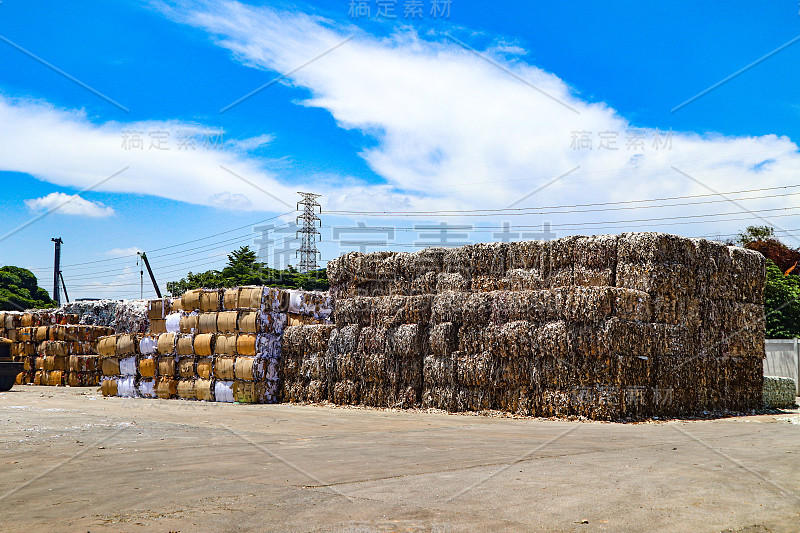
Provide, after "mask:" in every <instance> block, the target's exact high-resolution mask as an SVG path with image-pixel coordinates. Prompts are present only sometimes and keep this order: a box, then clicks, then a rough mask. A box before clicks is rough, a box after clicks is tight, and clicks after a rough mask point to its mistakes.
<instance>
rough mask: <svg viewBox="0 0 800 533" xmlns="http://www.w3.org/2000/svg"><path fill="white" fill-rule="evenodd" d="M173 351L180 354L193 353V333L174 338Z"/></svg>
mask: <svg viewBox="0 0 800 533" xmlns="http://www.w3.org/2000/svg"><path fill="white" fill-rule="evenodd" d="M175 353H177V354H178V355H182V356H188V355H194V335H180V336H178V337H177V338H176V339H175Z"/></svg>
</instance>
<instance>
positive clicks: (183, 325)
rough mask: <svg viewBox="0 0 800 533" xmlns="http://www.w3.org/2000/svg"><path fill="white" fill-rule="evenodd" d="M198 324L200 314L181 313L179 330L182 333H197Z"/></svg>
mask: <svg viewBox="0 0 800 533" xmlns="http://www.w3.org/2000/svg"><path fill="white" fill-rule="evenodd" d="M199 324H200V315H198V314H196V313H192V314H187V315H181V318H180V331H181V333H184V334H189V333H197V330H198V329H199Z"/></svg>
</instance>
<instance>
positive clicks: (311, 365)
mask: <svg viewBox="0 0 800 533" xmlns="http://www.w3.org/2000/svg"><path fill="white" fill-rule="evenodd" d="M300 372H301V374H302V375H303V377H305V378H307V379H309V380H326V379H327V377H328V376H327V370H326V364H325V357H324V355H322V354H315V355H310V356H307V357H305V358H303V362H302V366H301V367H300Z"/></svg>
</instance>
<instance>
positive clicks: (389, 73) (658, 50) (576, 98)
mask: <svg viewBox="0 0 800 533" xmlns="http://www.w3.org/2000/svg"><path fill="white" fill-rule="evenodd" d="M433 1H434V0H423V1H422V2H421V5H422V9H423V12H422V16H421V17H413V18H406V17H404V16H403V15H404V10H405V9H406V7H407V6H406V4H408V3H412V2H410V1H409V0H397V2H389V3H388V4H389V5H394V10H395V13H396V15H397V18H395V19H391V18H387V17H384V16H381V17H375V15H376V14H377V12H378V10H379V6H378V4H379V2H378V1H377V0H372V1H371V2H366V3H365V4H367V5H369V6H370V11H371V15H373V16H372V17H370V18H367V17H360V16H359V17H354V16H351V13H350V10H351V5H350V1H349V0H342V1H341V2H339V1H328V2H297V3H280V2H270V3H259V2H250V3H237V2H213V3H205V2H134V1H117V2H107V1H106V2H101V1H86V2H81V3H80V4H79V5H78V6H75V5H70V4H64V3H57V2H49V1H37V0H32V1H27V2H24V3H23V2H19V1H16V0H4V1H3V2H2V3H1V4H0V36H1V37H2V42H0V120H2V122H0V176H2V180H3V182H4V184H6V186H5V187H4V191H5V193H6V194H5V195H4V197H3V198H2V200H0V202H2V207H3V224H2V226H3V228H2V230H0V233H2V234H3V235H6V234H9V233H11V234H10V235H8V236H7V237H5V238H3V239H2V240H1V241H0V263H1V264H15V265H20V266H26V267H30V268H34V269H36V270H35V272H36V273H37V275H40V277H41V278H42V284H43V285H44V286H47V287H49V282H48V281H46V280H49V278H50V277H51V276H52V268H51V266H50V265H51V262H52V243H51V242H50V238H51V237H56V236H60V237H62V238H63V239H64V241H65V244H64V259H63V262H64V264H65V267H64V276H65V279H66V282H67V288H68V289H70V288H71V287H72V289H71V290H70V297H72V298H78V297H93V296H119V297H129V296H135V295H137V294H138V292H139V288H138V279H139V269H138V267H137V266H136V257H135V251H137V250H145V251H148V255H149V256H150V257H151V260H152V262H153V264H154V265H155V266H156V269H155V270H156V276H157V277H158V279H159V281H160V283H161V284H162V286H163V285H164V284H165V283H166V281H169V280H174V279H178V278H180V277H181V276H182V275H183V274H184V273H185V272H186V271H188V270H193V271H199V270H205V269H207V268H212V267H216V266H219V265H221V264H222V263H223V262H224V255H225V253H226V252H229V251H230V249H231V248H232V247H234V246H237V245H241V244H251V245H253V237H254V234H253V231H252V227H251V226H252V225H253V223H255V222H257V221H264V220H266V221H267V222H266V223H273V224H285V223H288V222H289V221H291V220H293V217H294V215H295V214H293V213H292V214H289V215H285V216H283V217H278V218H274V219H273V217H277V216H278V215H280V214H282V213H286V212H289V211H291V210H292V209H293V208H294V204H295V202H296V200H297V195H296V194H295V192H296V191H298V190H308V191H314V192H318V193H320V194H322V195H323V197H322V198H321V203H322V205H323V224H324V227H323V232H322V239H323V242H322V243H321V244H320V249H321V251H322V256H323V259H324V260H328V259H331V258H333V257H335V256H337V255H338V254H339V253H341V252H343V251H345V250H348V249H355V248H357V246H356V245H354V244H352V243H351V244H348V243H347V242H341V241H342V240H344V241H358V240H364V239H366V240H368V241H369V240H375V239H378V240H380V239H386V240H388V241H389V242H388V243H387V246H386V248H390V249H396V250H413V249H416V248H417V247H419V246H420V245H422V243H423V242H428V241H430V240H431V239H426V238H425V237H424V235H420V232H421V230H419V229H416V230H415V229H414V225H415V224H438V223H441V222H442V221H446V222H447V223H450V224H461V225H472V226H474V229H473V230H472V231H466V233H467V235H466V236H464V237H463V238H461V237H459V238H457V239H455V240H458V241H461V240H464V241H476V242H477V241H490V240H496V239H498V238H499V239H502V238H505V237H504V236H503V235H499V236H497V235H495V232H499V231H501V229H500V228H502V227H503V224H504V223H508V224H511V225H512V226H511V233H513V236H511V237H509V238H514V239H516V238H525V236H524V235H522V233H525V232H536V231H538V229H537V228H541V226H542V224H543V223H545V222H548V223H550V224H552V226H553V227H554V228H557V229H555V230H554V232H555V233H556V234H557V235H559V236H560V235H566V234H571V233H584V234H591V233H617V232H620V231H632V230H660V231H667V232H671V233H679V234H683V235H688V236H701V235H710V236H714V235H727V234H731V233H735V232H736V231H737V230H738V229H740V228H742V227H744V226H746V225H748V224H754V223H757V224H764V223H771V224H772V225H774V226H775V227H777V228H779V229H780V230H781V231H784V230H785V233H784V234H783V235H786V236H787V242H789V243H790V244H793V245H797V244H800V242H798V243H793V242H792V240H791V239H792V238H793V237H790V235H792V234H793V230H795V229H797V228H800V220H797V219H796V218H797V217H795V216H794V212H795V211H793V209H794V208H795V206H796V204H797V202H796V200H795V196H793V195H790V193H796V192H800V189H785V188H780V187H787V186H792V185H795V184H800V181H798V179H797V176H798V175H800V155H798V150H797V144H796V143H797V140H798V137H800V120H798V118H800V95H799V94H798V81H800V80H799V79H798V78H799V77H800V73H798V70H797V65H798V64H800V42H793V39H795V38H796V37H797V36H798V35H800V17H799V16H798V10H799V9H800V8H799V7H798V5H797V3H795V2H772V3H767V4H760V5H754V4H752V3H746V2H724V3H723V2H717V3H700V4H698V3H689V2H678V3H671V4H669V5H666V4H654V5H632V4H630V3H622V2H619V3H611V4H609V3H601V4H598V3H596V2H572V3H570V4H569V6H568V7H564V5H563V4H557V3H543V2H530V1H526V2H524V1H505V2H503V1H501V2H494V3H492V5H491V6H487V5H486V3H484V2H468V1H465V0H453V1H452V2H450V3H449V16H444V15H443V14H442V13H439V14H438V15H437V16H433V14H432V13H431V8H432V3H433ZM446 4H447V3H446V2H444V3H442V5H441V6H440V8H441V9H446V8H447V5H446ZM790 43H791V44H790ZM781 46H785V48H783V49H781V50H779V51H777V52H775V50H776V49H779V48H780V47H781ZM331 49H332V50H331ZM771 52H774V54H773V55H771V56H770V57H768V58H766V59H763V60H762V61H760V62H758V63H757V64H755V65H753V66H752V67H751V68H750V69H748V70H746V71H744V72H742V73H741V74H739V75H737V76H735V77H733V78H732V79H730V80H729V81H728V82H726V83H724V84H723V85H721V86H719V87H718V88H716V89H714V90H712V91H710V92H708V93H707V94H705V95H704V96H702V97H700V98H697V99H696V100H695V101H693V102H691V103H689V104H687V105H685V107H682V108H680V109H678V110H675V107H676V106H679V105H680V104H681V103H683V102H685V101H687V100H688V99H690V98H692V97H694V96H696V95H698V94H699V93H701V92H702V91H703V90H705V89H707V88H709V87H711V86H713V85H714V84H717V83H718V82H720V81H721V80H724V79H726V78H728V77H729V76H731V75H733V74H735V73H736V72H737V71H739V70H740V69H742V68H743V67H746V66H747V65H749V64H751V63H752V62H755V61H756V60H759V58H762V57H763V56H765V55H767V54H769V53H771ZM320 54H322V57H319V58H318V59H316V60H315V61H311V62H309V61H310V60H312V59H314V58H315V57H318V56H319V55H320ZM32 56H36V57H37V58H39V60H41V61H38V60H37V59H36V58H34V57H32ZM42 62H47V63H49V64H50V65H52V66H53V67H56V68H57V69H60V70H61V71H62V72H63V73H66V74H68V75H69V76H71V77H72V78H73V79H74V80H77V83H76V81H73V80H70V79H68V78H67V77H66V76H64V75H62V74H60V73H58V72H56V71H55V70H54V69H53V68H50V67H48V66H46V65H44V64H42ZM306 63H308V64H307V65H306ZM301 65H306V66H304V67H303V68H300V69H298V67H300V66H301ZM281 75H285V77H283V78H282V79H281V80H280V81H279V82H277V83H274V84H272V85H270V86H268V87H266V88H264V89H263V90H261V91H260V92H258V93H257V94H255V95H253V96H252V97H250V98H248V99H246V100H244V101H242V102H241V103H239V104H238V105H235V106H233V107H231V108H229V109H227V110H226V111H225V112H220V110H221V109H224V108H226V107H227V106H230V105H231V104H232V103H234V102H236V101H237V100H239V99H241V98H242V97H243V96H245V95H247V94H249V93H250V92H252V91H253V90H255V89H257V88H259V87H261V86H263V85H264V84H266V83H268V82H270V81H271V80H274V79H275V78H277V77H278V76H281ZM97 93H100V95H98V94H97ZM121 108H125V109H121ZM604 135H605V137H604ZM659 136H660V137H659ZM132 139H141V140H142V142H143V143H144V144H143V146H142V148H141V149H138V148H137V145H135V144H133V145H132V144H131V140H132ZM158 139H161V142H162V145H161V148H162V150H159V149H158V148H157V147H155V146H154V145H153V143H155V144H158ZM603 139H605V140H606V141H608V139H612V140H613V141H615V143H616V144H615V145H614V146H616V148H617V149H616V150H610V149H608V148H607V147H606V149H603V148H602V146H601V145H600V144H601V142H602V141H603ZM656 139H660V141H661V144H657V143H656ZM578 140H582V141H583V142H584V144H576V143H577V142H578ZM629 143H630V144H629ZM667 143H668V144H667ZM589 144H590V145H591V147H589ZM579 148H580V149H579ZM673 167H675V168H673ZM122 169H125V170H124V171H122V172H121V173H120V174H119V175H117V176H115V177H113V178H111V179H109V180H107V181H103V180H104V179H105V178H106V177H108V176H111V175H112V174H115V173H117V172H120V171H121V170H122ZM564 174H567V175H566V176H564V177H563V178H561V179H555V178H558V177H559V176H562V175H564ZM237 176H238V177H237ZM101 181H102V183H99V184H98V182H101ZM542 186H545V187H544V188H542V189H541V190H540V191H537V190H538V189H539V188H541V187H542ZM89 188H90V189H91V190H85V189H89ZM756 189H764V190H761V191H755V190H756ZM82 191H83V192H82ZM733 191H748V192H742V193H740V194H738V195H728V198H735V199H737V201H736V203H732V202H726V201H724V200H723V199H722V198H721V197H719V196H714V195H713V193H715V192H726V193H727V192H733ZM75 194H79V198H76V199H73V200H71V201H70V202H69V203H68V204H65V205H62V204H63V202H64V201H65V200H66V199H68V196H65V195H75ZM698 195H702V196H698ZM687 196H688V197H697V199H696V200H695V199H686V200H684V199H677V200H669V201H667V200H661V201H658V202H650V203H647V202H644V203H642V204H635V205H636V207H637V209H635V210H631V209H626V210H623V209H619V208H620V207H621V206H623V205H627V204H620V203H619V202H630V201H632V200H649V199H659V198H683V197H687ZM695 201H698V202H702V203H698V205H695V206H692V205H687V204H691V203H693V202H695ZM595 203H596V204H604V206H605V207H604V206H597V207H591V208H590V207H581V208H571V209H569V208H563V209H560V210H555V211H559V212H558V213H554V212H553V211H554V210H552V209H550V210H547V209H541V210H537V209H531V210H530V211H526V212H515V211H491V212H480V211H478V212H476V210H481V209H493V210H498V209H500V210H502V209H506V208H508V207H509V206H512V205H513V206H515V207H516V208H535V207H544V206H572V205H583V204H595ZM666 204H669V205H666ZM287 205H288V206H290V207H287ZM56 206H61V207H60V208H59V209H58V210H56V211H54V212H53V213H51V214H49V215H47V216H44V217H43V218H41V219H40V220H37V221H36V222H33V223H31V224H29V225H27V226H25V227H24V228H22V229H18V228H19V226H20V225H23V224H26V223H27V222H28V221H30V220H32V219H34V218H35V217H37V216H40V215H42V214H43V213H45V212H47V210H48V209H52V208H53V207H56ZM606 208H610V209H606ZM442 210H446V211H451V212H449V213H439V211H442ZM344 211H358V212H383V211H387V212H390V213H388V214H385V215H383V214H380V213H363V214H361V213H358V214H357V213H341V212H344ZM406 211H421V212H424V213H420V214H418V215H415V216H413V217H409V216H401V213H403V212H406ZM329 212H340V214H333V213H329ZM476 215H480V216H476ZM702 215H705V216H702ZM269 219H273V220H269ZM626 220H629V221H631V222H626V223H618V222H621V221H626ZM359 222H363V223H365V224H366V225H369V226H379V227H382V228H383V227H390V228H391V227H396V228H397V229H396V230H395V231H394V234H393V235H392V233H391V232H389V233H386V232H384V233H383V236H382V237H380V236H379V237H373V236H366V237H365V236H364V235H365V234H360V233H358V232H356V233H350V234H348V233H347V232H346V231H342V230H339V231H338V233H340V234H341V233H343V234H344V235H340V239H339V240H338V241H336V240H335V239H334V235H333V233H334V228H335V227H347V226H352V225H354V224H356V223H359ZM515 226H520V228H519V229H515ZM236 228H241V229H236ZM459 231H460V232H462V233H463V232H464V231H463V230H459ZM12 232H13V233H12ZM221 232H227V233H223V234H222V235H219V236H216V237H214V235H216V234H218V233H221ZM286 235H287V234H286V233H284V234H280V236H279V237H278V241H279V242H280V241H282V239H283V238H284V237H285V236H286ZM527 238H530V236H528V237H527ZM187 241H194V242H188V243H187V244H183V245H180V246H175V245H178V244H180V243H185V242H187ZM370 242H371V241H370ZM432 243H435V242H432ZM287 245H288V244H287ZM255 246H256V247H258V246H257V245H255ZM368 249H376V247H369V248H368ZM264 252H265V255H266V259H267V260H268V261H269V262H270V263H273V264H276V266H280V265H278V264H277V263H276V262H278V261H285V260H286V258H287V257H288V256H282V258H281V257H278V258H276V257H275V255H274V253H273V252H274V251H273V250H267V249H265V250H264ZM145 287H146V291H145V292H146V295H152V291H151V290H149V289H147V284H145Z"/></svg>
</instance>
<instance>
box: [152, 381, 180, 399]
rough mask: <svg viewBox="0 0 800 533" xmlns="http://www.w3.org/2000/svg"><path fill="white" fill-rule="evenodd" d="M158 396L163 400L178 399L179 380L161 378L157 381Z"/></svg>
mask: <svg viewBox="0 0 800 533" xmlns="http://www.w3.org/2000/svg"><path fill="white" fill-rule="evenodd" d="M155 389H156V396H158V397H159V398H161V399H162V400H167V399H170V398H177V397H178V380H177V379H173V378H171V377H170V378H167V377H160V378H158V379H157V380H156V387H155Z"/></svg>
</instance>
